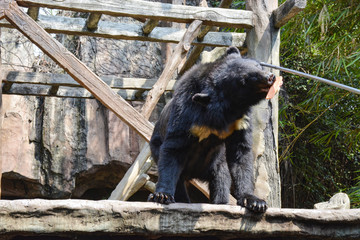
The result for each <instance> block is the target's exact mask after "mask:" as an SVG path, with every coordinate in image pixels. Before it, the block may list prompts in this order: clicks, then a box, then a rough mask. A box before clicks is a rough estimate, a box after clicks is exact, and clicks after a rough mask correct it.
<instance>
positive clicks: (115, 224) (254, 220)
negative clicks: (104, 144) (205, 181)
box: [0, 199, 360, 240]
mask: <svg viewBox="0 0 360 240" xmlns="http://www.w3.org/2000/svg"><path fill="white" fill-rule="evenodd" d="M0 209H1V211H0V222H1V225H0V238H1V239H4V240H10V239H24V236H27V239H41V238H42V239H44V238H48V239H63V238H66V239H89V236H91V238H93V239H94V238H95V239H134V238H136V239H149V238H156V239H158V238H162V239H199V238H200V239H322V240H330V239H331V240H335V239H339V240H340V239H353V240H355V239H359V238H360V228H359V224H360V209H351V210H341V211H339V210H314V209H279V208H270V209H268V210H267V211H266V212H265V213H264V214H254V213H250V212H249V211H247V210H245V209H244V208H241V207H240V206H229V205H214V204H184V203H175V204H170V205H163V204H156V203H149V202H148V203H147V202H122V201H109V200H101V201H90V200H43V199H32V200H29V199H27V200H2V201H0ZM91 238H90V239H91Z"/></svg>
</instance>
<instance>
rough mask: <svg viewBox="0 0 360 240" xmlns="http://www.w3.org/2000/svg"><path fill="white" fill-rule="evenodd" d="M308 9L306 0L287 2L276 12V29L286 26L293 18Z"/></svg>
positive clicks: (289, 0) (274, 13)
mask: <svg viewBox="0 0 360 240" xmlns="http://www.w3.org/2000/svg"><path fill="white" fill-rule="evenodd" d="M305 7H306V0H287V1H286V2H284V3H283V4H281V5H280V6H279V7H278V8H277V9H275V10H274V12H273V15H274V25H275V27H276V28H281V27H282V26H284V25H285V24H286V23H287V22H288V21H289V20H290V19H291V18H293V17H294V16H296V15H297V14H298V13H299V12H301V11H302V10H304V9H305Z"/></svg>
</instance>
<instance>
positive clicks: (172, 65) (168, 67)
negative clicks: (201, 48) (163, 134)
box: [141, 20, 202, 119]
mask: <svg viewBox="0 0 360 240" xmlns="http://www.w3.org/2000/svg"><path fill="white" fill-rule="evenodd" d="M201 24H202V22H201V21H198V20H195V21H194V22H193V23H191V24H190V26H189V27H188V29H187V31H186V32H185V34H184V37H183V38H182V39H181V41H180V42H179V43H178V44H177V46H176V47H175V49H174V51H173V53H172V55H171V58H170V59H169V61H168V62H167V63H166V64H165V67H164V70H163V72H162V73H161V75H160V77H159V80H158V81H157V82H156V83H155V84H154V86H153V88H152V89H151V90H150V92H149V93H148V95H147V97H146V101H145V104H144V105H143V107H142V109H141V113H142V114H143V115H144V117H145V118H146V119H149V118H150V115H151V113H152V111H153V109H154V108H155V106H156V103H157V102H158V101H159V99H160V96H161V95H162V94H163V92H164V90H165V88H166V86H167V85H168V83H169V81H170V79H171V77H172V76H173V74H174V73H175V70H176V69H177V67H178V66H179V64H180V63H181V61H182V60H183V59H184V58H185V57H186V53H187V52H188V51H189V50H190V44H191V42H192V41H193V40H194V39H195V38H196V36H197V35H198V33H199V31H200V27H201Z"/></svg>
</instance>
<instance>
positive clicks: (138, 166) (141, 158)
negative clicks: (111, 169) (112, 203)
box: [109, 143, 151, 200]
mask: <svg viewBox="0 0 360 240" xmlns="http://www.w3.org/2000/svg"><path fill="white" fill-rule="evenodd" d="M150 155H151V151H150V146H149V144H148V143H145V145H144V147H143V148H142V149H141V152H140V153H139V155H138V156H137V158H136V160H135V161H134V163H133V164H132V165H131V167H130V168H129V169H128V170H127V172H126V173H125V175H124V177H123V178H122V179H121V181H120V182H119V184H118V185H117V186H116V188H115V190H114V191H113V192H112V193H111V195H110V197H109V200H119V199H120V198H122V197H123V196H124V195H125V194H126V192H127V191H129V189H130V187H131V186H132V184H133V182H134V181H135V180H136V178H137V177H138V176H139V175H140V174H142V173H144V172H141V170H142V167H143V166H144V164H145V163H146V162H147V161H148V158H149V157H150Z"/></svg>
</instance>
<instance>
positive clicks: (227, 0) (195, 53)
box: [179, 0, 246, 75]
mask: <svg viewBox="0 0 360 240" xmlns="http://www.w3.org/2000/svg"><path fill="white" fill-rule="evenodd" d="M231 3H232V0H222V1H221V2H220V5H219V8H228V7H230V5H231ZM202 4H203V6H204V7H205V6H207V3H206V2H204V3H202ZM210 30H211V27H210V26H205V27H203V28H202V29H201V31H200V33H199V35H198V37H197V40H198V41H199V42H201V41H203V40H204V38H205V36H206V35H207V34H208V32H209V31H210ZM241 36H242V38H243V42H245V37H246V34H245V33H244V34H241ZM227 46H234V45H231V44H230V45H227ZM204 48H205V46H202V45H197V46H195V47H194V48H193V49H192V51H191V53H190V55H189V56H188V58H187V60H186V62H185V63H184V64H183V66H182V67H181V69H180V71H179V75H182V74H184V73H185V72H186V71H187V70H189V69H190V68H191V67H192V66H193V65H194V64H195V63H196V61H197V60H198V58H199V56H200V54H201V53H202V51H203V50H204Z"/></svg>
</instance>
